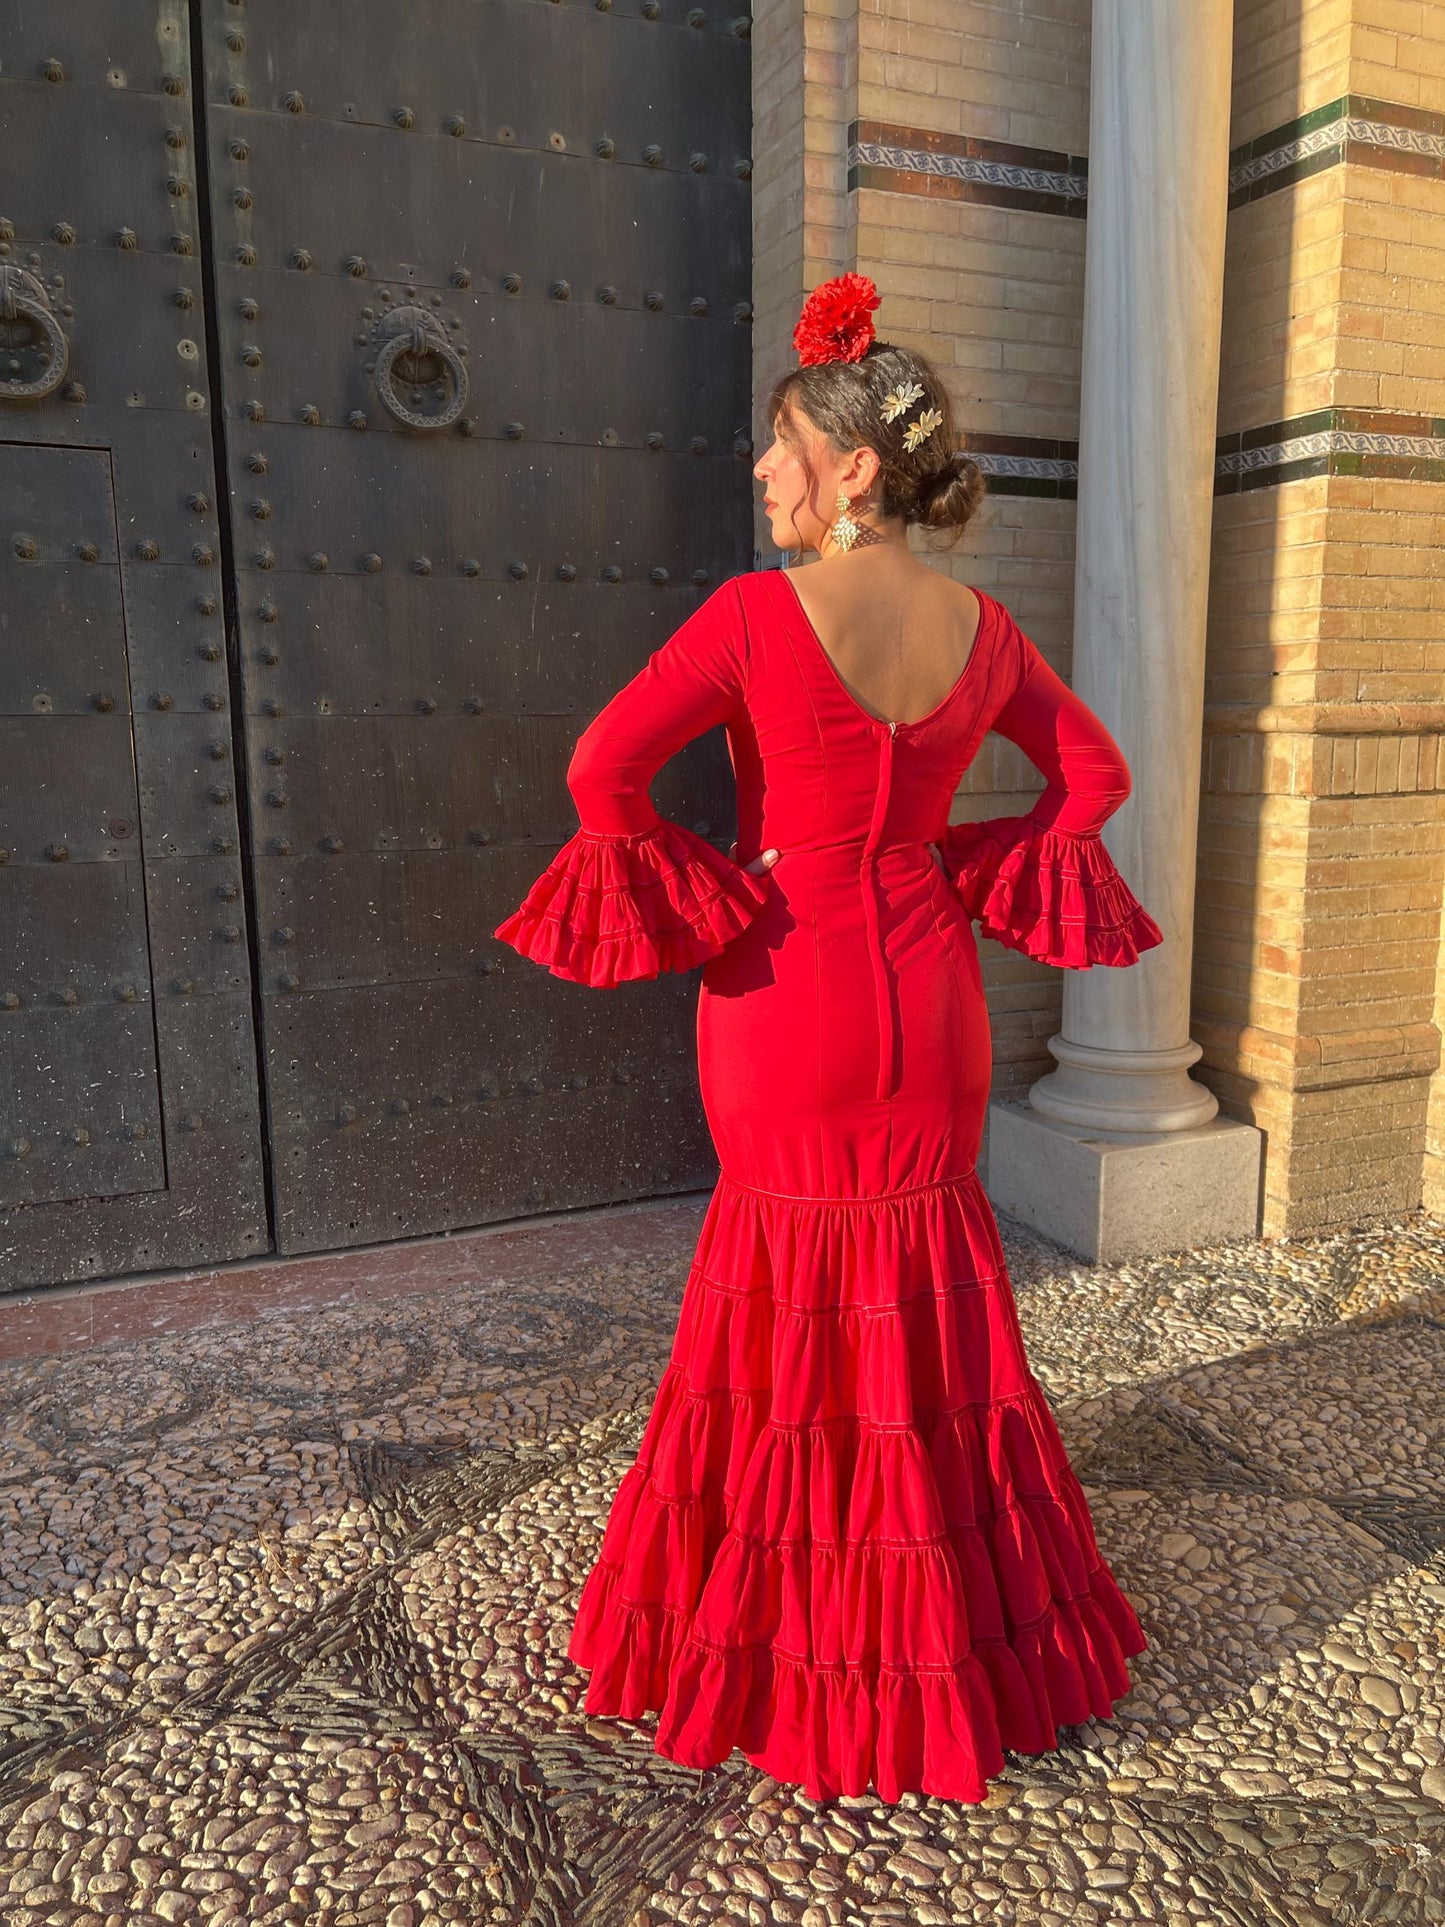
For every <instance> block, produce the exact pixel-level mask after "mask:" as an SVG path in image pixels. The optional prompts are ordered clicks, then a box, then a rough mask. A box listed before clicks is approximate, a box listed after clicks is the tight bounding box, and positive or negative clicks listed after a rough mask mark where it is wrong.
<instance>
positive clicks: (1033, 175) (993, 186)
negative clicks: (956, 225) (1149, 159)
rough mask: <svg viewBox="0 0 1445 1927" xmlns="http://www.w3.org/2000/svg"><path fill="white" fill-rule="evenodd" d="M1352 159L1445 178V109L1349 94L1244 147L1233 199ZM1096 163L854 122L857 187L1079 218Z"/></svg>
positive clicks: (1236, 156) (1238, 152) (1235, 155)
mask: <svg viewBox="0 0 1445 1927" xmlns="http://www.w3.org/2000/svg"><path fill="white" fill-rule="evenodd" d="M1345 163H1350V164H1354V165H1358V166H1366V167H1379V168H1384V169H1385V170H1387V171H1390V172H1394V173H1402V174H1423V175H1426V176H1427V177H1429V178H1431V179H1445V114H1440V113H1434V112H1430V111H1428V110H1426V109H1423V108H1416V107H1407V106H1404V105H1403V104H1402V103H1400V102H1399V101H1392V100H1379V99H1377V98H1376V97H1375V96H1373V95H1369V94H1341V95H1340V97H1339V98H1338V99H1337V100H1332V101H1328V102H1326V103H1325V104H1324V105H1323V106H1321V107H1315V108H1311V110H1310V112H1309V113H1307V114H1300V115H1299V116H1297V117H1296V118H1295V119H1294V120H1290V121H1285V122H1284V123H1283V124H1282V125H1281V126H1279V127H1274V128H1271V129H1270V131H1269V132H1268V133H1265V134H1258V135H1256V136H1255V137H1254V139H1253V140H1249V141H1244V142H1242V143H1241V145H1240V146H1238V147H1236V148H1234V149H1233V150H1232V152H1231V153H1230V156H1229V205H1230V207H1231V208H1234V207H1241V206H1243V205H1244V204H1245V203H1246V202H1248V201H1255V200H1259V199H1260V198H1261V197H1262V196H1263V195H1265V194H1274V193H1277V192H1278V191H1279V190H1280V189H1281V188H1285V187H1290V186H1292V185H1293V184H1294V183H1295V182H1296V181H1299V180H1303V179H1304V178H1305V177H1306V176H1307V175H1309V174H1317V173H1320V172H1322V171H1323V170H1325V169H1326V168H1330V167H1338V166H1340V165H1342V164H1345ZM1088 172H1089V169H1088V162H1087V160H1086V159H1085V158H1084V156H1083V155H1081V154H1066V153H1062V152H1059V151H1057V150H1055V149H1051V148H1041V147H1023V146H1020V145H1018V144H1017V143H1014V142H1010V141H991V140H978V139H974V138H973V137H971V136H969V135H963V134H937V133H933V132H931V131H930V130H929V129H927V128H922V127H905V126H900V125H898V124H896V123H893V122H885V121H868V120H855V121H853V122H852V123H851V124H850V126H849V129H848V191H849V192H850V193H852V192H853V191H854V190H855V189H856V188H860V187H867V188H873V189H876V190H879V191H881V192H883V193H893V194H925V195H930V196H935V197H937V196H942V197H944V198H946V199H953V200H962V201H977V202H983V203H986V204H987V205H990V206H994V207H1014V208H1026V209H1028V210H1030V211H1031V212H1034V213H1040V214H1062V215H1065V216H1071V217H1073V218H1076V219H1077V218H1080V217H1082V216H1083V214H1084V212H1085V209H1086V207H1087V204H1088V192H1089V182H1088Z"/></svg>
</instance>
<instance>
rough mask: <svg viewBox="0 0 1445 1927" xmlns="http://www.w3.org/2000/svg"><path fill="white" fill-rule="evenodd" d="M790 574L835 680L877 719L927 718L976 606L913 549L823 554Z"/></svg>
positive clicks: (959, 661)
mask: <svg viewBox="0 0 1445 1927" xmlns="http://www.w3.org/2000/svg"><path fill="white" fill-rule="evenodd" d="M788 581H789V584H790V585H791V587H792V588H793V589H794V590H795V592H796V593H797V597H798V601H799V602H800V603H801V605H802V609H803V613H804V615H805V616H806V617H807V619H808V621H809V623H810V624H811V625H812V628H813V631H814V634H815V636H816V637H817V640H818V643H819V645H820V646H821V647H822V649H823V651H824V653H825V655H826V656H827V657H828V659H829V660H830V662H831V663H832V665H833V668H834V670H835V672H836V673H837V675H838V678H839V680H840V681H841V682H842V683H843V685H844V687H845V688H846V689H847V690H848V692H849V694H850V695H851V696H852V697H853V699H854V701H855V702H857V703H858V704H859V705H860V707H862V708H863V709H866V710H868V711H870V712H871V713H872V714H873V715H874V716H875V717H876V718H877V719H878V720H879V721H880V722H897V723H911V722H917V721H919V720H920V719H922V718H923V717H925V716H928V715H930V714H931V713H932V712H933V711H934V710H935V709H936V708H937V707H938V705H939V704H940V703H941V702H942V701H943V700H944V698H945V697H946V696H947V695H948V694H949V692H950V690H951V689H952V688H953V686H954V684H955V683H956V682H957V681H958V679H959V677H960V676H961V675H962V674H963V672H964V670H965V669H966V668H967V667H968V662H969V658H970V656H971V655H972V653H973V646H974V641H975V639H976V637H977V635H978V627H979V621H980V618H981V616H982V607H981V605H980V603H979V599H978V597H977V596H976V595H975V594H974V592H973V590H972V589H970V588H969V587H968V585H967V584H966V583H962V582H955V581H954V580H953V578H952V577H951V576H946V575H943V574H942V573H941V572H940V571H939V570H937V569H933V568H930V567H929V566H928V564H927V563H924V562H918V561H916V560H914V559H913V558H912V557H911V556H903V557H895V556H877V557H875V556H874V555H871V554H864V555H849V556H846V557H836V558H829V559H828V560H825V561H822V562H815V563H811V564H809V565H808V566H807V567H806V568H801V569H790V570H789V571H788Z"/></svg>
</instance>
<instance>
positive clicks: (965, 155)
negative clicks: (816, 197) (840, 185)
mask: <svg viewBox="0 0 1445 1927" xmlns="http://www.w3.org/2000/svg"><path fill="white" fill-rule="evenodd" d="M1087 175H1088V163H1087V162H1086V161H1085V160H1084V158H1083V156H1082V155H1079V154H1065V153H1062V152H1059V151H1058V150H1056V149H1054V148H1047V147H1024V146H1021V145H1020V144H1019V143H1017V142H1015V141H995V140H979V139H975V138H974V137H972V136H970V135H964V134H937V133H933V132H931V131H930V130H929V129H928V128H923V127H901V126H898V125H896V124H894V123H892V122H888V121H872V120H855V121H853V122H852V123H851V125H850V126H849V129H848V189H849V192H850V193H851V192H852V191H853V189H855V188H859V187H870V188H876V189H879V190H881V191H882V192H884V193H893V194H925V195H930V196H934V197H940V196H941V197H943V198H945V199H951V200H960V201H975V202H980V203H983V204H985V205H987V206H991V207H1015V208H1027V209H1029V210H1030V211H1031V212H1034V213H1039V214H1063V215H1066V216H1068V215H1072V216H1076V217H1077V216H1080V215H1082V214H1083V212H1084V202H1085V197H1086V194H1087Z"/></svg>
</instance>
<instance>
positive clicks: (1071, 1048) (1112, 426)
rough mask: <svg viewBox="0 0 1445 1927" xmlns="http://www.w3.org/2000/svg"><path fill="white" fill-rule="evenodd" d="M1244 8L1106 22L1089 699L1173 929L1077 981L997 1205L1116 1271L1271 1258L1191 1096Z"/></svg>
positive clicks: (1176, 10) (1089, 377) (1082, 668)
mask: <svg viewBox="0 0 1445 1927" xmlns="http://www.w3.org/2000/svg"><path fill="white" fill-rule="evenodd" d="M1232 36H1233V0H1188V3H1187V4H1179V5H1175V4H1172V3H1171V4H1162V3H1161V0H1094V9H1093V46H1092V56H1091V94H1090V104H1089V200H1088V214H1087V225H1086V234H1085V256H1084V346H1083V385H1082V395H1081V407H1080V420H1079V508H1078V535H1077V554H1076V563H1075V578H1074V651H1073V672H1072V678H1071V680H1072V685H1073V687H1074V689H1075V690H1077V692H1078V694H1079V695H1080V696H1081V697H1082V698H1083V700H1084V701H1085V702H1086V703H1088V704H1089V706H1090V707H1091V708H1092V709H1093V710H1095V711H1096V712H1097V714H1098V715H1099V716H1100V717H1101V718H1102V719H1103V721H1104V722H1105V723H1107V724H1108V726H1109V728H1110V729H1111V730H1112V732H1113V734H1114V735H1115V737H1116V738H1117V740H1118V742H1119V745H1120V747H1121V749H1122V750H1123V751H1124V754H1125V756H1126V758H1127V759H1128V763H1129V767H1130V770H1131V773H1132V776H1133V785H1134V787H1133V792H1132V794H1131V795H1130V797H1129V798H1128V800H1127V801H1126V802H1125V803H1124V804H1123V806H1122V808H1121V809H1120V810H1118V811H1117V812H1116V814H1115V815H1114V816H1113V817H1112V818H1111V819H1110V820H1109V822H1108V824H1107V825H1106V826H1105V829H1104V832H1103V836H1104V843H1105V846H1106V847H1107V848H1108V850H1109V851H1110V853H1111V855H1112V856H1113V858H1114V860H1115V862H1116V863H1117V864H1118V865H1119V867H1120V869H1121V870H1122V871H1123V872H1124V874H1125V876H1126V877H1127V878H1128V879H1129V882H1130V884H1131V885H1132V887H1133V888H1134V890H1135V891H1136V893H1137V894H1138V896H1139V898H1140V899H1141V901H1142V902H1143V903H1144V904H1145V906H1146V907H1147V909H1148V910H1149V911H1150V913H1151V914H1152V915H1153V916H1154V917H1155V919H1156V920H1157V921H1158V923H1159V925H1160V927H1161V928H1162V930H1163V931H1164V942H1163V943H1162V944H1161V945H1159V946H1157V947H1156V948H1155V949H1153V950H1150V951H1147V952H1145V953H1144V955H1143V956H1142V957H1141V958H1140V960H1139V962H1138V963H1137V964H1134V965H1132V966H1131V967H1129V968H1127V969H1111V968H1106V967H1095V968H1093V969H1091V970H1088V971H1065V972H1063V973H1061V974H1062V976H1063V980H1064V981H1063V1027H1062V1029H1061V1030H1060V1031H1059V1032H1058V1033H1057V1035H1055V1036H1053V1037H1051V1038H1050V1039H1049V1049H1050V1051H1051V1052H1052V1054H1053V1056H1054V1058H1055V1059H1056V1063H1057V1068H1056V1069H1055V1070H1053V1071H1052V1072H1051V1073H1050V1074H1049V1075H1048V1076H1046V1077H1044V1078H1042V1079H1040V1081H1039V1082H1038V1083H1037V1084H1035V1085H1034V1086H1033V1088H1032V1089H1031V1090H1030V1092H1029V1094H1028V1101H1027V1103H1026V1104H1025V1103H1022V1102H1012V1103H1010V1102H1001V1103H996V1104H994V1105H992V1106H991V1107H990V1115H989V1153H988V1170H987V1187H988V1191H989V1194H990V1196H991V1197H992V1198H993V1199H994V1202H995V1203H997V1204H999V1205H1000V1206H1002V1207H1003V1208H1004V1209H1006V1210H1007V1211H1009V1212H1010V1213H1011V1214H1012V1215H1014V1216H1017V1217H1021V1218H1023V1219H1025V1220H1026V1221H1027V1222H1029V1223H1031V1224H1033V1225H1034V1226H1035V1227H1036V1228H1037V1229H1039V1230H1041V1231H1043V1232H1044V1233H1045V1234H1046V1235H1047V1236H1050V1237H1053V1238H1056V1239H1058V1240H1059V1241H1060V1242H1061V1243H1063V1244H1065V1245H1067V1246H1068V1247H1069V1248H1070V1249H1072V1250H1075V1251H1077V1252H1079V1253H1081V1254H1082V1255H1084V1256H1086V1257H1089V1258H1092V1259H1096V1260H1105V1261H1116V1260H1119V1259H1122V1258H1124V1257H1127V1256H1133V1255H1136V1254H1141V1253H1148V1252H1153V1251H1161V1250H1171V1249H1174V1250H1177V1249H1180V1248H1182V1247H1186V1246H1190V1245H1195V1244H1201V1243H1206V1242H1213V1241H1215V1240H1217V1239H1219V1238H1223V1237H1230V1236H1235V1237H1238V1236H1252V1235H1254V1233H1255V1231H1256V1229H1257V1225H1258V1203H1257V1196H1258V1186H1259V1154H1260V1133H1259V1132H1258V1131H1257V1130H1256V1129H1255V1128H1254V1127H1253V1126H1251V1125H1247V1124H1243V1123H1240V1122H1237V1121H1235V1120H1231V1119H1226V1118H1221V1117H1220V1116H1219V1115H1218V1102H1217V1099H1216V1098H1215V1096H1214V1094H1213V1093H1212V1092H1211V1091H1210V1090H1209V1089H1208V1088H1207V1087H1206V1086H1205V1085H1203V1084H1201V1083H1199V1082H1198V1081H1197V1079H1195V1078H1193V1077H1191V1076H1190V1074H1189V1067H1190V1065H1192V1064H1193V1063H1194V1062H1195V1061H1196V1060H1197V1059H1198V1057H1199V1055H1200V1046H1199V1045H1198V1044H1196V1043H1195V1042H1193V1040H1192V1039H1191V1038H1190V1035H1189V1008H1190V975H1191V962H1192V957H1191V948H1192V943H1191V939H1192V925H1193V912H1194V864H1195V839H1196V833H1197V826H1198V817H1199V770H1200V746H1201V734H1202V723H1203V708H1204V638H1205V617H1206V609H1207V598H1208V586H1209V545H1210V530H1211V523H1212V514H1213V483H1214V443H1215V424H1216V402H1217V395H1218V382H1219V340H1220V319H1221V307H1222V293H1223V281H1224V239H1225V212H1226V198H1227V187H1228V155H1229V106H1230V73H1231V50H1232Z"/></svg>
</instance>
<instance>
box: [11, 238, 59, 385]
mask: <svg viewBox="0 0 1445 1927" xmlns="http://www.w3.org/2000/svg"><path fill="white" fill-rule="evenodd" d="M22 317H23V318H24V319H25V320H26V321H29V322H31V323H33V324H34V326H35V327H36V328H38V329H39V330H40V333H41V335H42V337H43V338H44V342H45V346H46V349H47V350H48V357H47V360H46V364H45V367H44V368H43V369H42V371H41V372H40V374H38V375H37V376H36V377H35V379H34V380H33V381H22V380H21V379H20V378H19V377H18V376H15V375H0V401H43V400H44V399H45V397H46V396H47V395H52V394H54V392H55V390H56V389H57V388H58V387H59V386H60V384H61V382H63V381H64V380H65V371H66V369H67V368H68V367H69V365H70V343H69V342H68V341H67V340H66V338H65V330H64V329H63V328H62V327H61V325H60V323H59V322H58V321H57V320H56V319H55V316H54V315H53V314H52V313H51V312H50V305H49V303H48V302H47V301H46V299H45V291H44V289H43V288H42V287H41V286H40V283H39V282H38V281H36V279H35V278H34V276H33V275H30V274H27V273H26V272H25V270H24V269H23V268H13V267H0V321H18V320H20V319H21V318H22Z"/></svg>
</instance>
